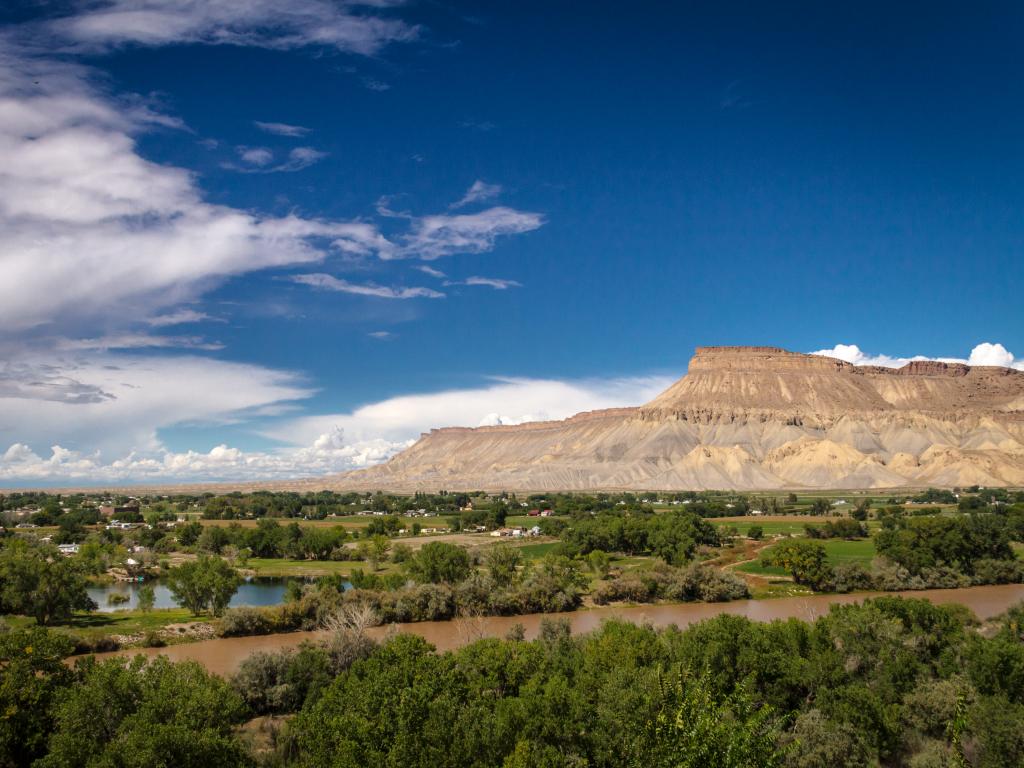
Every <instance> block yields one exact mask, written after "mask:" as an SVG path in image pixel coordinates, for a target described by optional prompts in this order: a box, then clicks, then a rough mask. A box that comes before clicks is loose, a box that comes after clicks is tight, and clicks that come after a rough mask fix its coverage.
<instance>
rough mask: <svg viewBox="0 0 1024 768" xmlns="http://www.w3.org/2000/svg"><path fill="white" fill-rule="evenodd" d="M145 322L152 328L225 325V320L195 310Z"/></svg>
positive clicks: (175, 312) (177, 312)
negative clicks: (211, 324)
mask: <svg viewBox="0 0 1024 768" xmlns="http://www.w3.org/2000/svg"><path fill="white" fill-rule="evenodd" d="M143 322H145V324H146V325H148V326H150V327H151V328H165V327H167V326H171V325H186V324H189V323H204V322H215V323H223V322H224V319H223V318H220V317H213V316H212V315H208V314H206V313H205V312H198V311H196V310H194V309H178V310H175V311H174V312H168V313H167V314H165V315H156V316H155V317H147V318H146V319H145V320H144V321H143Z"/></svg>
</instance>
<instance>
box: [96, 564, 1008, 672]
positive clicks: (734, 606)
mask: <svg viewBox="0 0 1024 768" xmlns="http://www.w3.org/2000/svg"><path fill="white" fill-rule="evenodd" d="M282 588H283V587H282ZM878 594H882V593H861V594H856V595H813V596H809V597H793V598H782V599H775V600H737V601H735V602H732V603H680V604H673V605H637V606H628V607H606V608H593V609H591V610H584V611H575V612H572V613H560V614H558V613H556V614H546V615H541V614H530V615H528V616H493V617H487V618H480V619H469V620H456V621H423V622H418V623H415V624H397V625H393V626H389V627H374V628H373V629H371V630H370V634H371V635H373V636H375V637H378V638H379V637H383V636H384V635H385V634H387V633H388V632H391V631H394V630H397V631H399V632H409V633H412V634H417V635H420V636H422V637H423V638H425V639H426V640H427V641H429V642H430V643H432V644H433V645H435V646H436V647H437V648H438V649H439V650H442V651H444V650H449V649H452V648H457V647H458V646H461V645H465V644H466V643H468V642H471V641H473V640H476V639H478V638H480V637H502V636H503V635H505V634H506V633H507V632H508V631H509V630H510V629H511V628H512V627H513V626H515V625H516V624H522V625H523V626H524V627H525V628H526V637H527V638H533V637H536V636H537V634H538V632H539V631H540V623H541V621H542V620H543V619H545V618H565V619H568V621H569V623H570V624H571V626H572V631H573V632H574V633H580V632H589V631H591V630H593V629H596V628H597V627H599V626H600V625H601V622H602V621H604V620H605V619H610V618H617V619H624V620H627V621H632V622H635V623H638V624H639V623H649V624H652V625H654V626H656V627H665V626H668V625H670V624H675V625H677V626H679V627H685V626H687V625H688V624H693V623H695V622H698V621H703V620H704V619H709V618H711V617H713V616H717V615H719V614H723V613H727V614H731V615H734V616H746V617H747V618H748V619H752V620H754V621H772V620H774V619H791V618H795V619H804V620H807V621H812V620H814V619H816V618H817V617H818V616H822V615H824V614H826V613H828V611H829V608H830V606H832V605H839V604H845V603H856V602H860V601H861V600H863V599H864V598H866V597H874V596H877V595H878ZM885 594H890V595H900V596H902V597H915V598H924V599H927V600H930V601H931V602H933V603H936V604H938V605H942V604H946V603H961V604H963V605H965V606H967V607H968V608H970V609H971V610H972V611H973V612H974V614H975V615H976V616H977V617H978V618H979V619H982V620H984V619H990V618H992V617H993V616H996V615H998V614H1000V613H1003V612H1004V611H1006V609H1008V608H1009V607H1011V606H1012V605H1015V604H1016V603H1019V602H1021V601H1022V600H1024V585H1022V584H1006V585H1001V586H993V587H970V588H967V589H931V590H923V591H919V592H889V593H885ZM322 636H323V633H321V632H290V633H287V634H281V635H263V636H258V637H225V638H218V639H215V640H202V641H200V642H197V643H188V644H184V645H172V646H169V647H167V648H138V649H136V648H132V649H128V650H124V651H114V652H113V653H103V654H97V656H101V657H102V656H111V655H122V656H125V655H127V656H131V655H135V654H139V653H142V654H146V655H149V656H155V655H157V654H163V655H165V656H168V657H169V658H170V659H171V660H172V661H184V660H194V661H198V662H200V663H201V664H203V666H205V667H206V668H207V669H209V670H210V671H211V672H214V673H216V674H219V675H230V674H232V673H233V672H234V671H235V670H237V669H238V665H239V664H240V663H241V662H242V660H243V659H244V658H245V657H247V656H248V655H249V654H251V653H253V652H254V651H276V650H280V649H282V648H293V647H295V646H297V645H298V644H299V643H301V642H303V641H304V640H315V639H317V638H320V637H322Z"/></svg>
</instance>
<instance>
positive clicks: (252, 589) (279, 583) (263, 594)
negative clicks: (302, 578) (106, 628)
mask: <svg viewBox="0 0 1024 768" xmlns="http://www.w3.org/2000/svg"><path fill="white" fill-rule="evenodd" d="M288 581H289V580H288V579H282V578H252V579H248V580H247V581H245V582H243V583H242V585H241V586H240V587H239V588H238V591H237V592H235V595H234V597H232V598H231V603H230V606H231V607H232V608H237V607H238V606H240V605H251V606H262V605H277V604H278V603H283V602H284V591H285V588H286V587H287V585H288ZM146 583H147V584H149V585H151V586H152V587H153V592H154V594H155V597H156V600H155V602H154V604H153V607H154V608H177V607H178V604H177V603H176V602H175V601H174V598H173V597H171V590H170V589H168V588H167V585H166V584H162V583H160V582H159V581H150V582H146ZM143 586H144V585H143V584H142V583H140V582H135V581H117V582H114V583H113V584H104V585H101V586H92V587H88V588H87V589H86V591H87V592H88V593H89V597H91V598H92V599H93V600H95V601H96V605H97V606H99V607H98V608H97V610H98V611H100V612H101V613H109V612H111V611H123V610H130V609H133V608H136V607H138V604H139V590H140V589H142V587H143ZM111 595H122V596H125V597H127V598H128V601H127V602H119V603H111V602H110V596H111Z"/></svg>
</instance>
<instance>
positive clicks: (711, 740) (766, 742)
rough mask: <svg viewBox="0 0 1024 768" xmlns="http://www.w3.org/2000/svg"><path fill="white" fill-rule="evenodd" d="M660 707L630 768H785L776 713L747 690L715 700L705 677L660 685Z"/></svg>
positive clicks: (681, 676) (679, 677)
mask: <svg viewBox="0 0 1024 768" xmlns="http://www.w3.org/2000/svg"><path fill="white" fill-rule="evenodd" d="M660 699H661V706H660V710H659V712H658V714H657V716H656V717H655V718H654V719H653V720H652V721H651V722H650V723H649V724H648V727H647V730H646V733H645V734H644V738H643V739H642V741H641V742H640V743H639V745H638V748H637V750H636V754H634V755H633V756H632V760H631V761H630V764H631V765H634V766H637V768H641V767H642V768H648V767H650V768H772V766H779V765H782V753H781V752H780V751H779V750H778V748H777V747H776V742H777V741H778V737H779V734H780V732H781V728H780V724H779V721H778V720H777V719H776V718H775V716H774V713H773V711H772V709H771V707H768V706H765V705H758V704H757V703H756V702H755V698H754V697H753V696H751V695H750V694H749V693H748V692H747V690H746V688H745V686H743V685H740V686H739V687H738V688H737V689H736V690H735V691H734V692H733V693H732V694H731V695H729V696H727V697H724V698H723V697H720V696H717V695H715V693H714V691H713V689H712V687H711V685H710V682H709V680H708V678H707V676H706V675H704V676H701V677H696V678H695V677H693V676H690V675H686V674H684V673H677V677H676V679H675V680H672V681H670V682H665V681H661V686H660Z"/></svg>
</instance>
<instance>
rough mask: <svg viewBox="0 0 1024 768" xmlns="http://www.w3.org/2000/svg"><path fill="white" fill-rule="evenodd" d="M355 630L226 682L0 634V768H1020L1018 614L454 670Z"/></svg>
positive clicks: (656, 642) (928, 607)
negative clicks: (245, 737) (260, 744)
mask: <svg viewBox="0 0 1024 768" xmlns="http://www.w3.org/2000/svg"><path fill="white" fill-rule="evenodd" d="M352 617H353V618H354V617H355V614H352ZM359 626H360V625H359V624H358V622H354V621H353V622H349V623H339V624H338V626H337V627H336V629H335V631H334V633H333V634H332V635H331V637H330V638H329V640H328V641H327V642H326V643H324V644H317V645H314V644H306V645H304V646H302V647H300V648H298V649H293V650H288V651H283V652H279V653H276V654H266V653H264V654H257V655H254V656H253V657H250V659H249V660H247V661H246V662H245V663H243V665H242V668H241V670H240V671H239V674H238V675H237V676H236V677H235V678H234V679H233V680H232V681H230V682H225V681H223V680H220V679H219V678H215V677H212V676H210V675H208V674H206V673H205V672H204V671H203V670H202V669H201V668H200V667H199V666H198V665H196V664H194V663H180V664H172V663H170V662H168V661H166V660H158V661H155V662H151V663H146V661H145V660H143V659H141V657H140V658H137V659H136V660H134V661H128V660H126V659H111V660H106V661H103V662H95V661H88V662H85V663H80V664H79V665H78V666H77V667H76V668H75V669H74V670H71V669H69V668H68V667H66V666H65V665H64V664H63V663H62V660H61V656H62V655H63V653H65V652H66V650H67V649H66V647H63V648H62V647H60V645H59V644H60V643H62V642H63V641H62V640H60V639H59V638H57V636H55V635H54V634H53V633H52V632H50V631H48V630H46V629H42V628H33V629H31V630H7V631H0V672H2V675H0V713H3V718H0V766H4V767H5V768H6V766H14V765H28V764H33V760H35V761H36V762H35V763H34V764H35V765H37V766H41V767H42V768H50V767H51V766H53V767H56V766H61V768H64V767H67V768H74V767H77V766H85V767H88V768H94V767H95V768H108V767H109V768H121V767H124V768H144V767H145V768H148V767H149V766H186V767H189V766H214V767H215V768H217V767H219V766H223V767H224V768H229V767H230V768H234V766H247V765H253V764H254V763H257V762H259V763H262V764H264V765H267V766H278V767H281V766H293V767H294V768H312V767H313V766H316V767H317V768H319V767H320V766H336V767H338V768H343V767H346V766H353V767H354V766H371V765H372V766H378V765H380V766H402V768H405V767H406V766H408V767H409V768H417V767H423V768H426V767H427V766H430V767H431V768H434V767H435V766H437V768H491V767H492V766H498V767H499V768H563V767H566V768H568V767H571V768H583V767H586V768H612V767H613V766H614V767H615V768H618V767H619V766H627V767H629V768H633V767H635V768H640V766H643V767H644V768H647V767H648V766H655V767H656V768H662V767H665V768H668V767H669V766H671V767H672V768H679V767H681V766H692V767H693V768H697V766H701V768H705V767H706V768H719V767H720V768H763V767H773V766H778V767H779V768H817V767H818V766H829V765H842V766H846V767H848V768H874V767H875V766H886V767H888V768H926V767H929V766H947V767H949V766H970V768H1005V767H1006V766H1017V765H1024V629H1022V627H1024V606H1020V607H1018V608H1015V609H1013V610H1011V611H1009V612H1008V613H1007V614H1006V615H1004V616H1003V617H1002V618H1001V619H1000V620H998V621H996V622H993V623H992V625H991V626H989V627H987V628H986V631H985V632H984V633H982V632H978V631H977V630H976V628H975V627H974V626H973V624H972V622H971V620H970V619H969V614H968V612H967V611H966V610H965V609H964V608H962V607H959V606H934V605H932V604H930V603H928V602H927V601H923V600H909V599H901V598H896V597H882V598H876V599H872V600H868V601H866V602H865V603H864V604H863V605H844V606H835V607H833V609H832V610H831V611H830V612H829V614H828V615H826V616H823V617H821V618H819V619H817V620H816V621H814V622H813V623H810V622H802V621H798V620H789V621H775V622H772V623H768V624H759V623H756V622H752V621H749V620H747V619H744V618H741V617H736V616H728V615H722V616H718V617H716V618H714V619H711V620H708V621H705V622H702V623H700V624H697V625H694V626H692V627H690V628H688V629H686V630H679V629H677V628H675V627H671V628H668V629H664V630H655V629H653V628H651V627H642V626H635V625H632V624H629V623H625V622H621V621H609V622H607V623H605V624H604V625H602V626H601V628H600V629H598V630H597V631H595V632H593V633H590V634H587V635H581V636H575V637H573V636H570V634H569V631H568V625H567V624H566V623H564V622H555V621H549V622H546V623H545V624H543V625H542V628H541V632H540V637H539V638H538V639H536V640H532V641H525V640H523V639H522V633H521V632H516V633H512V634H511V635H510V637H509V638H508V639H505V640H499V639H484V640H478V641H477V642H474V643H472V644H470V645H467V646H465V647H463V648H461V649H459V650H457V651H454V652H448V653H437V652H435V651H434V649H433V648H432V647H430V646H429V645H428V644H427V643H426V642H425V641H424V640H422V639H421V638H419V637H418V636H414V635H397V636H394V637H391V638H390V639H388V640H387V641H386V642H384V643H383V644H381V645H377V644H376V643H374V641H372V640H371V639H369V638H368V637H367V636H366V634H365V633H364V632H363V631H362V630H361V629H360V628H359ZM261 714H277V715H290V714H294V717H292V718H290V719H289V720H288V723H287V725H285V726H284V730H283V732H281V733H279V734H277V738H276V739H275V740H273V741H272V744H271V747H270V748H269V749H268V750H267V751H264V752H263V753H261V754H260V755H258V756H257V755H255V754H250V753H249V752H247V751H246V749H245V748H244V747H243V745H242V744H241V743H240V742H239V740H238V738H237V736H236V734H237V728H238V726H239V725H240V724H241V723H242V722H244V721H245V720H246V719H247V718H250V717H252V716H255V715H261ZM275 745H276V746H275ZM257 757H258V760H257Z"/></svg>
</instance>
